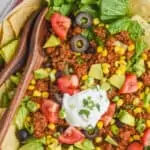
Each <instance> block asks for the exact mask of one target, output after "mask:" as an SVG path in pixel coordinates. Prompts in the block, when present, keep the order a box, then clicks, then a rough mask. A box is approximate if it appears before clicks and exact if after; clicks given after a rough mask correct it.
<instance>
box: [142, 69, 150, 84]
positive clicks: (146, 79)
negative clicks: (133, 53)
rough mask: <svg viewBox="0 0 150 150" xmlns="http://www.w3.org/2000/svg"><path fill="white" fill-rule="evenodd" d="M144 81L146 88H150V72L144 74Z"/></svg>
mask: <svg viewBox="0 0 150 150" xmlns="http://www.w3.org/2000/svg"><path fill="white" fill-rule="evenodd" d="M142 79H143V83H144V85H145V86H150V71H148V72H146V73H144V75H143V76H142Z"/></svg>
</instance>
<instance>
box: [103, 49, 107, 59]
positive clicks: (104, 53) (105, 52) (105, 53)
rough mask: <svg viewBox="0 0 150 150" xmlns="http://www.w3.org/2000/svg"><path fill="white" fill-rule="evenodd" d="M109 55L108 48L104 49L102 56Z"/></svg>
mask: <svg viewBox="0 0 150 150" xmlns="http://www.w3.org/2000/svg"><path fill="white" fill-rule="evenodd" d="M107 55H108V51H107V50H106V49H104V50H103V51H102V56H103V57H106V56H107Z"/></svg>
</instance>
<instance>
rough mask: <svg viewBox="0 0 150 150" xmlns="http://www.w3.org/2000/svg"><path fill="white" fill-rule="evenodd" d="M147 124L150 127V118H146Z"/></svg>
mask: <svg viewBox="0 0 150 150" xmlns="http://www.w3.org/2000/svg"><path fill="white" fill-rule="evenodd" d="M146 126H147V127H148V128H150V120H146Z"/></svg>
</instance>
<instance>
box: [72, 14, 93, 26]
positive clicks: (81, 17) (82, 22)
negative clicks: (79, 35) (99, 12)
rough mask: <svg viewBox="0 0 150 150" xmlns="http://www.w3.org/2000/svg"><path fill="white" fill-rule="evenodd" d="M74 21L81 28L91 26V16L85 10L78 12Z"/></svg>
mask: <svg viewBox="0 0 150 150" xmlns="http://www.w3.org/2000/svg"><path fill="white" fill-rule="evenodd" d="M75 21H76V24H77V25H79V26H80V27H81V28H89V27H91V26H92V16H91V15H90V14H88V13H86V12H81V13H79V14H78V15H77V16H76V18H75Z"/></svg>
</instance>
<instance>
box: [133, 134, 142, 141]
mask: <svg viewBox="0 0 150 150" xmlns="http://www.w3.org/2000/svg"><path fill="white" fill-rule="evenodd" d="M133 139H134V141H139V140H140V139H141V137H140V135H133Z"/></svg>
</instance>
